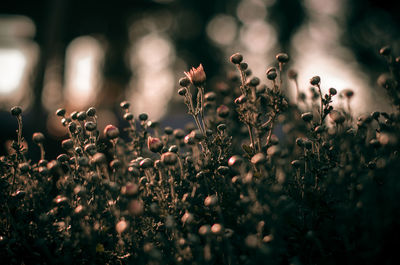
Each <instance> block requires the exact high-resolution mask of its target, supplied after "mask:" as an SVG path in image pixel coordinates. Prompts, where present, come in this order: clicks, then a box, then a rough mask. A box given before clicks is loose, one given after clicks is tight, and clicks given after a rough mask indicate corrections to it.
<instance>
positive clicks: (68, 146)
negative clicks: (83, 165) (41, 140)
mask: <svg viewBox="0 0 400 265" xmlns="http://www.w3.org/2000/svg"><path fill="white" fill-rule="evenodd" d="M61 146H62V148H63V149H64V150H71V149H72V148H73V147H74V141H72V139H65V140H63V141H62V142H61Z"/></svg>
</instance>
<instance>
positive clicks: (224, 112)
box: [217, 105, 229, 118]
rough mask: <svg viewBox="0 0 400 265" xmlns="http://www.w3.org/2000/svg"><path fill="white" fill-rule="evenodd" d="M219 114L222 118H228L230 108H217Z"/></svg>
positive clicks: (223, 106)
mask: <svg viewBox="0 0 400 265" xmlns="http://www.w3.org/2000/svg"><path fill="white" fill-rule="evenodd" d="M217 114H218V116H219V117H221V118H226V117H228V116H229V108H228V107H227V106H225V105H221V106H219V107H218V108H217Z"/></svg>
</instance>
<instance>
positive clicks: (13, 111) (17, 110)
mask: <svg viewBox="0 0 400 265" xmlns="http://www.w3.org/2000/svg"><path fill="white" fill-rule="evenodd" d="M21 113H22V109H21V107H19V106H15V107H12V108H11V115H13V116H19V115H21Z"/></svg>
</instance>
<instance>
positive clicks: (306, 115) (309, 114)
mask: <svg viewBox="0 0 400 265" xmlns="http://www.w3.org/2000/svg"><path fill="white" fill-rule="evenodd" d="M301 118H302V119H303V121H305V122H310V121H312V119H313V114H312V112H306V113H303V114H301Z"/></svg>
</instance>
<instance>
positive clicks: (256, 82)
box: [249, 77, 260, 86]
mask: <svg viewBox="0 0 400 265" xmlns="http://www.w3.org/2000/svg"><path fill="white" fill-rule="evenodd" d="M259 84H260V79H259V78H258V77H253V78H252V79H250V81H249V85H251V86H258V85H259Z"/></svg>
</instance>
